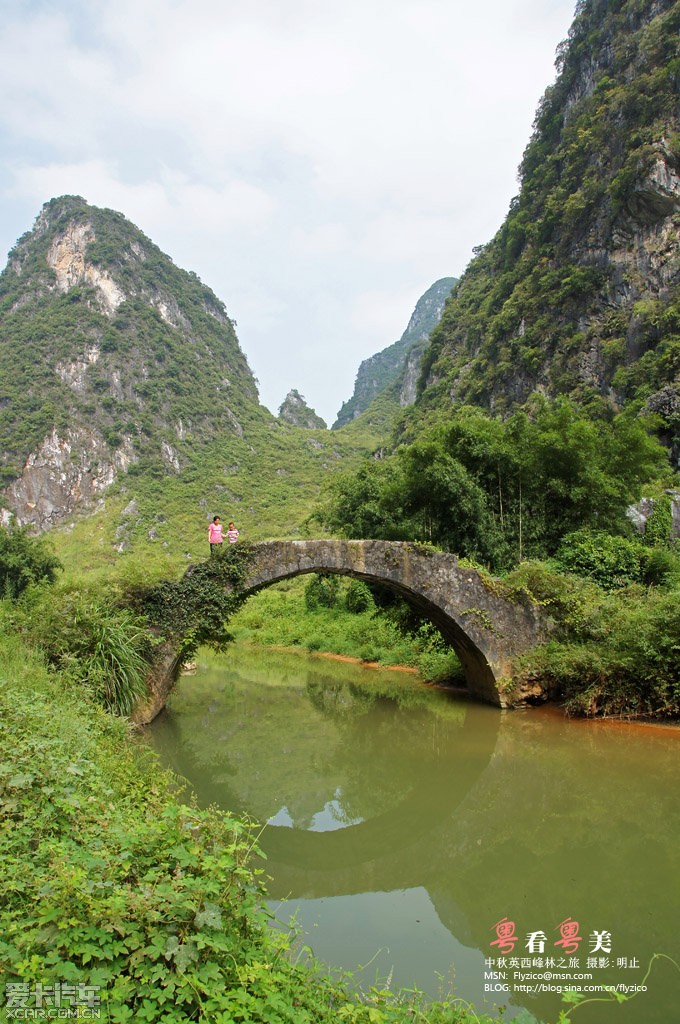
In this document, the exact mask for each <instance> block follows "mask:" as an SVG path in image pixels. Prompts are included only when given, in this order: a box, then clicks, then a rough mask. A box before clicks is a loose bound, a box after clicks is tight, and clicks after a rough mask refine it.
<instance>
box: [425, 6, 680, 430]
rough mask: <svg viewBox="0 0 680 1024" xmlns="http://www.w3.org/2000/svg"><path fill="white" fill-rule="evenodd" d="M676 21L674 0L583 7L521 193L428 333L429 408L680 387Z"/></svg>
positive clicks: (541, 118)
mask: <svg viewBox="0 0 680 1024" xmlns="http://www.w3.org/2000/svg"><path fill="white" fill-rule="evenodd" d="M679 28H680V7H679V5H678V4H677V2H674V0H654V2H650V3H647V4H640V3H638V2H636V0H615V2H611V3H604V2H602V0H581V3H579V4H578V6H577V16H576V19H575V21H574V24H573V26H572V29H571V31H570V34H569V39H568V40H567V42H566V44H564V45H563V47H562V48H561V50H560V53H559V55H558V69H559V76H558V78H557V81H556V83H555V85H554V86H552V87H551V88H550V89H548V91H547V92H546V94H545V96H544V98H543V100H542V102H541V105H540V107H539V110H538V113H537V116H536V122H535V130H534V135H533V137H532V139H531V141H530V143H529V145H528V147H527V149H526V152H525V155H524V159H523V162H522V166H521V191H520V194H519V196H518V197H517V198H516V199H515V200H514V201H513V203H512V204H511V208H510V212H509V214H508V217H507V219H506V221H505V223H504V224H503V226H502V227H501V229H500V231H499V232H498V234H497V235H496V237H495V238H494V239H492V241H491V242H489V244H488V245H486V246H483V247H481V248H480V251H479V253H478V255H477V257H476V259H475V260H473V262H472V263H471V265H470V267H469V268H468V270H467V271H466V274H465V276H464V277H463V278H462V280H461V282H460V284H459V286H458V288H457V290H456V296H455V298H454V299H453V301H452V302H451V303H450V304H449V306H448V308H447V310H446V312H445V314H444V317H443V319H442V322H441V324H440V326H439V327H438V328H437V329H436V330H435V332H434V333H433V337H432V344H431V346H430V347H429V350H428V352H427V353H426V355H425V357H424V360H423V374H422V378H421V381H420V384H419V388H420V394H421V400H422V401H423V402H424V403H425V404H427V403H430V404H434V403H441V402H442V401H444V402H445V403H446V402H448V403H450V402H453V403H459V402H473V403H476V404H481V405H484V406H487V407H488V408H491V409H495V410H497V411H499V412H504V411H507V410H509V409H511V408H512V407H513V405H514V404H516V403H521V402H523V401H525V400H526V398H527V397H528V395H529V394H530V393H531V392H532V391H533V390H536V389H538V390H540V391H543V392H545V393H547V394H552V395H555V394H568V395H570V396H571V397H573V398H575V399H577V400H580V401H583V402H587V403H591V404H592V403H594V404H595V405H598V404H599V405H601V406H609V407H611V406H614V407H615V408H616V407H619V406H620V405H622V404H623V403H625V402H628V401H631V400H632V401H637V402H640V403H642V402H645V401H651V402H652V404H653V403H654V401H655V398H654V396H655V395H657V394H658V393H660V392H664V393H665V394H666V398H668V394H667V390H668V389H671V391H673V393H674V395H675V396H676V397H677V396H679V395H680V385H679V382H678V373H679V372H680V354H679V349H678V345H679V342H678V335H679V334H680V305H679V302H678V288H679V283H680V267H679V263H678V228H679V225H680V134H678V83H679V79H678V70H677V48H678V42H677V40H678V29H679ZM666 404H668V402H666ZM671 404H672V401H671ZM673 429H674V428H673V426H672V424H671V423H670V422H669V423H668V424H667V430H668V431H669V432H672V431H673ZM675 429H676V428H675Z"/></svg>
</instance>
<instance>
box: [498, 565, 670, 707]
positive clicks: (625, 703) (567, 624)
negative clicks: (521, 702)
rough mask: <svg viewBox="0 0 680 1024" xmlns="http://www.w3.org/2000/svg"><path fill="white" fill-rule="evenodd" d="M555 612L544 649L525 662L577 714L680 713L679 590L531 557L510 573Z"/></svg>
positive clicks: (523, 672) (525, 672) (526, 671)
mask: <svg viewBox="0 0 680 1024" xmlns="http://www.w3.org/2000/svg"><path fill="white" fill-rule="evenodd" d="M507 582H508V583H509V584H510V585H511V586H516V587H519V588H521V589H526V590H528V591H529V593H531V594H532V596H534V598H536V599H537V600H538V601H540V602H541V603H542V604H543V605H544V607H545V608H546V609H547V610H548V611H549V612H550V613H551V614H552V615H553V616H554V618H555V620H556V622H557V631H556V634H555V637H554V639H553V640H552V641H551V642H550V643H549V644H547V645H546V646H544V647H542V648H540V649H538V650H536V651H534V652H532V653H531V654H530V655H528V656H526V657H525V658H523V659H522V660H521V663H520V664H521V668H520V673H519V674H520V676H525V677H532V678H538V679H540V680H541V681H542V682H543V684H544V685H545V686H546V688H547V689H548V690H549V691H550V692H551V694H552V695H553V696H554V697H555V698H556V699H559V700H562V701H564V703H565V706H566V708H567V710H568V711H569V712H571V713H573V714H586V715H602V714H607V715H625V716H629V717H644V716H649V717H654V718H670V717H677V716H680V590H678V589H676V588H674V587H671V586H668V587H649V588H648V587H645V586H643V585H641V584H639V583H632V584H629V585H627V586H622V587H619V589H617V590H605V589H604V588H603V587H601V586H598V585H597V584H596V583H595V582H593V581H592V580H585V579H580V578H578V577H577V576H573V575H572V576H570V575H566V574H564V573H560V572H556V571H555V570H554V569H552V568H551V567H550V566H548V565H546V564H544V563H540V562H531V563H525V564H523V565H520V566H519V567H518V568H517V569H516V570H515V571H514V572H513V573H510V575H509V576H508V577H507Z"/></svg>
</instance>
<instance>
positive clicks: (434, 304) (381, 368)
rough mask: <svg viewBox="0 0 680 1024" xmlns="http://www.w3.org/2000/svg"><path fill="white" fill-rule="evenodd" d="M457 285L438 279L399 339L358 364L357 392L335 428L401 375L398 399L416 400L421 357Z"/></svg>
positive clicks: (351, 418) (355, 387)
mask: <svg viewBox="0 0 680 1024" xmlns="http://www.w3.org/2000/svg"><path fill="white" fill-rule="evenodd" d="M455 284H456V278H455V277H443V278H441V279H440V280H439V281H435V283H434V284H433V285H431V286H430V287H429V288H428V289H427V291H426V292H425V293H424V295H421V297H420V298H419V299H418V302H417V303H416V307H415V309H414V310H413V313H412V314H411V319H410V320H409V322H408V326H407V327H406V330H405V331H404V333H403V334H402V336H401V338H400V339H399V341H395V342H394V343H393V344H392V345H389V346H388V347H387V348H385V349H383V350H382V351H381V352H378V353H376V355H374V356H370V358H368V359H364V361H363V362H362V363H361V365H360V366H359V370H358V372H357V377H356V382H355V384H354V393H353V394H352V397H351V398H350V399H348V400H347V401H346V402H344V403H343V405H342V407H341V409H340V411H339V413H338V416H337V419H336V421H335V423H334V424H333V428H332V429H333V430H336V429H337V428H338V427H342V426H344V425H345V424H346V423H350V422H351V421H352V420H354V419H356V418H357V417H358V416H360V415H361V413H362V412H365V411H366V409H368V407H369V405H370V404H371V402H372V401H373V399H374V398H376V397H377V396H378V395H379V394H381V393H382V392H384V391H386V390H387V388H389V387H390V386H391V385H393V384H395V382H397V381H398V380H399V378H400V377H402V378H403V379H402V381H401V387H400V393H399V400H400V403H401V404H402V405H409V404H410V403H411V402H413V401H414V400H415V396H416V381H417V378H418V370H419V363H420V357H421V356H422V353H423V351H424V349H425V343H426V341H427V338H428V337H429V335H430V332H431V331H432V330H433V328H434V327H435V326H436V324H437V323H438V322H439V320H440V318H441V315H442V312H443V310H444V305H445V303H446V300H447V299H448V297H449V295H450V294H451V290H452V288H453V287H454V285H455Z"/></svg>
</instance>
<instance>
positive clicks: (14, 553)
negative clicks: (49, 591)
mask: <svg viewBox="0 0 680 1024" xmlns="http://www.w3.org/2000/svg"><path fill="white" fill-rule="evenodd" d="M62 568H63V566H62V564H61V562H60V561H59V559H58V558H57V557H56V555H54V554H53V553H52V552H51V551H50V550H49V548H48V547H47V544H46V542H45V541H44V540H43V539H42V538H35V537H29V536H28V530H27V528H26V527H19V528H17V527H15V528H12V529H6V528H5V527H0V594H1V595H2V596H4V597H9V598H12V599H16V598H17V597H19V595H20V594H21V593H22V592H23V591H24V590H25V589H26V587H27V586H29V584H31V583H39V582H41V581H43V580H44V581H45V582H47V583H53V582H54V580H55V579H56V577H57V572H58V571H59V570H60V569H62Z"/></svg>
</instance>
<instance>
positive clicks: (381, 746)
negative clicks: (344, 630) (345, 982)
mask: <svg viewBox="0 0 680 1024" xmlns="http://www.w3.org/2000/svg"><path fill="white" fill-rule="evenodd" d="M152 741H153V742H154V744H155V745H156V746H157V747H158V748H159V749H161V750H162V751H164V752H165V756H166V757H167V759H168V760H169V761H170V763H172V764H173V766H174V767H175V769H176V770H177V771H178V772H180V774H183V775H184V776H186V777H187V778H188V779H189V780H190V781H191V783H192V785H193V786H194V787H195V789H196V791H197V793H198V795H199V799H200V800H201V801H203V802H205V803H209V802H216V803H218V804H220V805H221V806H223V807H225V808H228V809H230V810H233V811H235V812H237V813H248V814H249V815H250V816H251V817H254V818H256V819H258V820H259V821H262V822H266V821H268V822H270V824H269V825H268V826H267V827H266V828H265V830H264V832H263V834H262V838H261V845H262V846H263V848H264V850H265V852H266V853H267V856H268V863H267V871H268V873H269V874H270V875H271V876H272V881H271V883H270V892H271V895H272V899H273V900H274V901H278V900H281V899H284V898H288V899H289V900H290V902H291V905H292V906H293V907H299V917H300V921H301V923H302V925H303V926H304V927H305V930H306V931H307V932H308V940H309V941H310V942H311V944H312V946H313V947H314V948H315V951H316V952H317V953H318V954H319V955H321V956H322V957H326V958H327V959H328V960H329V961H331V962H334V963H336V964H339V965H343V966H351V967H353V966H356V964H357V962H366V960H371V959H372V958H373V959H372V964H371V968H370V969H367V970H370V971H373V972H375V971H376V970H377V971H378V973H379V974H381V976H382V977H385V976H386V975H387V974H388V972H389V971H390V970H391V969H392V968H394V970H395V983H397V984H411V983H413V982H415V983H417V984H419V985H420V986H421V987H424V988H426V989H427V990H428V991H430V992H431V993H432V994H433V995H437V994H438V990H439V987H440V980H439V979H438V978H437V974H439V975H441V976H442V977H443V978H444V979H445V981H447V982H448V981H449V980H451V978H452V976H453V975H455V985H456V989H457V991H458V992H459V993H460V994H461V995H462V996H464V997H466V998H470V999H474V1000H475V1001H476V1002H478V1003H481V1002H482V1001H483V999H484V991H483V971H484V958H485V957H488V956H490V955H492V950H491V948H490V946H489V943H490V941H491V939H492V938H494V937H495V935H494V932H493V926H494V924H495V922H497V921H498V920H499V919H500V918H502V917H505V916H507V917H509V918H510V919H512V920H514V921H516V922H517V930H518V933H519V935H520V938H521V942H520V945H519V946H518V947H517V953H518V955H519V956H524V955H525V952H526V951H525V950H524V949H523V948H521V946H523V945H524V942H525V938H526V933H527V932H529V931H535V930H543V931H544V932H545V934H546V937H547V941H548V947H549V948H548V950H547V951H548V952H553V953H554V952H555V949H554V942H555V940H556V938H557V937H558V932H557V927H558V925H559V924H560V922H561V921H563V920H564V919H565V918H567V917H572V918H575V919H576V920H578V921H579V922H580V923H581V933H582V934H583V935H584V948H583V949H582V950H580V954H581V957H582V961H583V966H585V960H586V956H587V955H588V949H587V948H586V941H587V937H588V936H589V934H590V933H591V932H594V931H596V930H597V931H603V930H606V931H608V932H610V933H611V935H612V952H611V966H610V973H607V970H606V969H605V968H602V969H600V968H598V970H600V971H601V974H600V975H599V976H598V974H597V971H596V972H595V978H594V980H595V981H597V980H598V978H599V980H601V981H602V982H604V983H611V982H612V981H616V980H624V981H627V982H629V983H636V982H639V981H640V971H638V970H635V969H632V970H629V969H626V971H627V973H624V974H621V970H623V968H617V969H615V962H616V960H617V959H622V958H628V960H629V961H632V960H633V958H636V959H637V960H638V961H639V962H640V964H641V965H642V966H643V967H644V966H646V963H647V961H648V959H649V957H650V956H651V955H652V954H653V953H654V952H655V951H663V952H666V953H668V954H670V955H676V954H677V946H678V943H677V940H676V937H675V934H676V924H675V908H674V897H675V896H676V895H677V878H678V874H677V871H678V866H679V865H678V838H679V832H680V815H679V814H678V811H679V810H680V798H679V795H678V793H679V790H678V776H679V774H680V773H679V771H678V757H677V753H678V736H677V734H676V733H671V732H667V731H661V730H655V729H648V730H645V729H641V728H637V729H626V728H625V727H612V726H607V725H593V724H591V723H569V722H565V721H564V720H563V719H562V718H560V717H557V716H554V715H551V714H550V713H543V712H537V711H531V712H526V713H525V712H515V713H510V714H503V713H501V712H498V711H496V710H495V709H492V708H486V707H480V706H477V705H473V704H467V703H458V702H455V701H452V700H451V699H450V698H448V697H447V695H444V694H441V693H438V692H437V691H432V690H429V689H427V688H424V687H422V686H421V685H419V684H415V683H413V681H412V680H411V679H410V678H409V677H408V676H403V675H397V674H383V673H380V674H377V673H374V672H372V671H370V670H366V669H364V670H361V669H357V668H356V667H355V666H346V665H342V664H339V665H336V664H334V663H327V662H324V661H321V660H319V659H305V658H301V657H300V656H297V655H295V656H283V655H279V656H276V657H275V658H274V659H273V660H269V659H268V658H266V657H265V656H263V655H262V654H261V653H260V652H255V653H253V652H248V651H240V652H236V651H235V652H233V653H232V654H230V657H229V659H228V660H226V661H223V662H222V664H221V667H220V668H219V670H217V671H210V672H208V671H205V672H200V673H199V674H198V675H197V676H195V677H192V678H191V679H187V680H186V681H185V682H184V683H183V684H182V685H181V686H180V688H179V690H178V692H177V694H176V696H175V697H174V698H173V702H172V705H171V708H170V710H169V712H168V714H166V715H164V716H163V718H162V719H160V720H159V721H158V723H157V726H156V727H155V728H154V730H153V731H152ZM276 906H277V909H278V910H279V912H280V913H281V914H282V915H283V914H284V913H285V912H286V911H285V909H284V906H285V905H281V906H279V904H278V903H276ZM378 951H379V952H378ZM612 970H613V971H614V973H613V974H612V973H611V971H612ZM617 970H618V973H617ZM452 972H453V975H452ZM372 980H374V976H368V977H366V981H367V983H370V982H371V981H372ZM649 988H650V991H649V993H648V994H647V995H646V996H644V997H639V999H638V1000H637V1001H632V1002H631V1003H629V1004H626V1005H623V1006H620V1007H614V1006H602V1005H594V1006H588V1007H584V1008H582V1009H580V1010H579V1011H578V1014H579V1017H578V1019H579V1020H580V1021H582V1022H583V1024H601V1022H604V1024H606V1022H607V1021H609V1020H611V1021H612V1022H613V1024H618V1022H619V1021H621V1022H622V1024H629V1022H638V1021H640V1022H642V1021H644V1022H645V1024H661V1022H662V1021H663V1022H664V1024H665V1022H666V1021H668V1020H671V1019H674V1013H675V1008H676V1006H677V999H678V996H679V995H680V985H678V981H677V978H676V977H675V975H674V974H673V972H672V970H671V969H670V968H668V967H666V966H661V967H660V968H659V970H658V971H657V970H655V973H654V975H653V976H652V978H651V979H650V982H649ZM520 1002H523V1003H524V1005H526V1006H528V1007H530V1008H531V1010H532V1011H533V1012H534V1013H536V1014H537V1016H539V1017H542V1018H543V1019H545V1020H549V1021H552V1020H556V1018H557V1014H558V1010H559V997H557V996H543V997H537V996H532V995H529V994H527V995H526V996H522V997H521V999H520V997H518V996H516V995H515V996H513V997H512V1000H511V1003H512V1005H515V1006H516V1005H518V1004H519V1003H520ZM510 1012H511V1013H512V1011H510Z"/></svg>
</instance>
